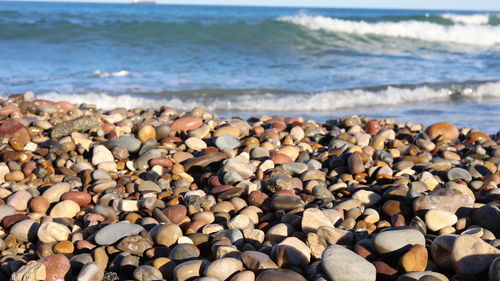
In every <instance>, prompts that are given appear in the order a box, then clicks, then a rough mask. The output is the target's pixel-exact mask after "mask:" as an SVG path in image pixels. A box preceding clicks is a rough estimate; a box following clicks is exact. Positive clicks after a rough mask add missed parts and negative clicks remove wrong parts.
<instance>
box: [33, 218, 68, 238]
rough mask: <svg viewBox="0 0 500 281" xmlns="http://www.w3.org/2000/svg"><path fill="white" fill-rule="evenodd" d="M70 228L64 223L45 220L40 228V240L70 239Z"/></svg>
mask: <svg viewBox="0 0 500 281" xmlns="http://www.w3.org/2000/svg"><path fill="white" fill-rule="evenodd" d="M70 233H71V232H70V230H69V229H68V228H67V227H66V226H65V225H63V224H60V223H56V222H50V221H47V222H44V223H42V225H40V228H39V229H38V234H37V236H38V240H40V241H41V242H43V243H50V242H55V241H64V240H68V238H69V235H70Z"/></svg>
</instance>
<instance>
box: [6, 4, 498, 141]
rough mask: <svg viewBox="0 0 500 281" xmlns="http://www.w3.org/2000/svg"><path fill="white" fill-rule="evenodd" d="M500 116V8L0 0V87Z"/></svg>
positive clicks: (317, 114) (129, 98)
mask: <svg viewBox="0 0 500 281" xmlns="http://www.w3.org/2000/svg"><path fill="white" fill-rule="evenodd" d="M26 91H33V92H35V93H36V94H37V97H38V98H43V99H49V100H69V101H72V102H75V103H91V104H96V105H97V106H99V107H101V108H104V109H112V108H115V107H126V108H154V109H158V108H160V107H161V106H169V107H172V108H175V109H179V110H190V109H192V108H193V107H197V106H201V107H204V108H206V109H207V110H210V111H214V112H216V113H218V115H219V116H222V117H231V116H241V117H244V118H245V117H249V116H254V115H263V114H267V115H280V116H303V117H305V118H306V119H313V120H316V121H326V120H328V119H330V118H336V117H345V116H349V115H352V114H363V115H365V116H370V117H374V118H394V119H396V120H397V121H400V122H414V123H422V124H425V125H429V124H432V123H434V122H439V121H447V122H452V123H454V124H456V125H457V126H460V127H462V126H466V127H472V128H477V129H479V130H483V131H486V132H490V133H494V132H496V131H498V130H500V126H499V124H500V12H493V11H484V12H482V11H453V10H449V11H436V10H391V9H386V10H374V9H335V8H324V9H323V8H321V9H320V8H282V7H279V8H278V7H276V8H274V7H236V6H187V5H137V4H135V5H134V4H125V3H124V4H100V3H99V4H98V3H54V2H51V3H49V2H8V1H7V2H6V1H1V2H0V95H1V96H3V97H6V96H8V95H9V94H12V93H24V92H26Z"/></svg>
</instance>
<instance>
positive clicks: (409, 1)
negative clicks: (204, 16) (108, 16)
mask: <svg viewBox="0 0 500 281" xmlns="http://www.w3.org/2000/svg"><path fill="white" fill-rule="evenodd" d="M46 1H64V0H46ZM65 2H116V3H120V2H130V0H79V1H75V0H66V1H65ZM157 2H158V3H173V4H203V5H207V4H214V5H257V6H299V7H352V8H403V9H446V10H490V11H500V0H474V1H472V0H376V1H374V0H246V1H245V0H157Z"/></svg>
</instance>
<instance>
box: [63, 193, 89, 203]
mask: <svg viewBox="0 0 500 281" xmlns="http://www.w3.org/2000/svg"><path fill="white" fill-rule="evenodd" d="M61 200H71V201H74V202H76V203H77V204H78V205H79V206H80V207H85V206H87V205H88V204H90V202H91V200H92V197H91V196H90V194H89V193H87V192H81V191H71V192H66V193H64V194H63V195H62V196H61Z"/></svg>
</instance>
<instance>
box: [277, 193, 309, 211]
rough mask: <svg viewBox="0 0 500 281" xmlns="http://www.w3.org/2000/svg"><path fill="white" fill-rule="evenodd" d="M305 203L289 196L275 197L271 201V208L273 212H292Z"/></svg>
mask: <svg viewBox="0 0 500 281" xmlns="http://www.w3.org/2000/svg"><path fill="white" fill-rule="evenodd" d="M305 205H306V204H305V202H304V201H302V199H300V197H297V196H291V195H275V196H273V198H272V200H271V207H272V208H273V209H275V210H285V211H289V210H293V209H297V208H303V207H304V206H305Z"/></svg>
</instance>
